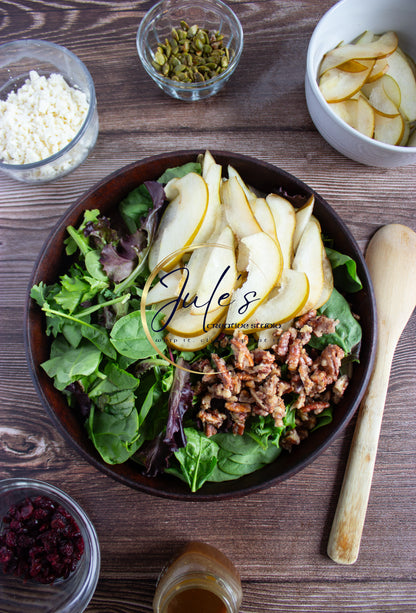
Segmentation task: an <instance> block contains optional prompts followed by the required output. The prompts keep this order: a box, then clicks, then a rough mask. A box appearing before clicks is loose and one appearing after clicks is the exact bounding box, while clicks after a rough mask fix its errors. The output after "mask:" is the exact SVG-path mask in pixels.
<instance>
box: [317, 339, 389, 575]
mask: <svg viewBox="0 0 416 613" xmlns="http://www.w3.org/2000/svg"><path fill="white" fill-rule="evenodd" d="M377 353H378V355H377V356H376V365H375V368H374V371H373V374H372V377H371V379H370V383H369V386H368V388H367V392H366V394H365V396H364V399H363V401H362V403H361V406H360V410H359V414H358V419H357V424H356V427H355V431H354V437H353V440H352V443H351V449H350V454H349V457H348V463H347V467H346V470H345V475H344V480H343V483H342V488H341V493H340V496H339V500H338V506H337V509H336V512H335V516H334V520H333V523H332V529H331V533H330V535H329V541H328V549H327V552H328V555H329V557H330V558H332V560H334V561H335V562H337V563H338V564H353V563H354V562H355V561H356V559H357V557H358V551H359V548H360V541H361V534H362V531H363V526H364V520H365V515H366V510H367V504H368V499H369V495H370V488H371V481H372V477H373V471H374V464H375V459H376V454H377V446H378V439H379V435H380V428H381V422H382V418H383V410H382V409H383V407H384V403H385V400H386V395H387V388H388V382H389V376H390V369H391V363H392V359H393V352H385V351H384V352H381V351H378V352H377Z"/></svg>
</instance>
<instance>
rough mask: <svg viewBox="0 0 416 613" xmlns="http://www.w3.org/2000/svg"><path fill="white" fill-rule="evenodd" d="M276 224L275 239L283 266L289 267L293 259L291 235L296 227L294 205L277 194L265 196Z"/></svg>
mask: <svg viewBox="0 0 416 613" xmlns="http://www.w3.org/2000/svg"><path fill="white" fill-rule="evenodd" d="M266 202H267V204H268V205H269V207H270V210H271V212H272V215H273V218H274V224H275V226H276V234H277V240H278V242H279V245H280V249H281V251H282V256H283V267H284V268H290V267H291V265H292V259H293V236H294V233H295V227H296V209H295V207H294V206H293V205H292V204H291V203H290V202H289V200H286V198H283V197H282V196H278V195H277V194H269V195H268V196H266Z"/></svg>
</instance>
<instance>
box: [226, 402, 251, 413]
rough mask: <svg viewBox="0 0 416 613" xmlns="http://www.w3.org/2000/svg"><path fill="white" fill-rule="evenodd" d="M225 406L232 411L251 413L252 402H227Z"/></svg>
mask: <svg viewBox="0 0 416 613" xmlns="http://www.w3.org/2000/svg"><path fill="white" fill-rule="evenodd" d="M225 408H226V409H227V411H230V413H250V411H251V406H250V404H247V403H243V402H226V403H225Z"/></svg>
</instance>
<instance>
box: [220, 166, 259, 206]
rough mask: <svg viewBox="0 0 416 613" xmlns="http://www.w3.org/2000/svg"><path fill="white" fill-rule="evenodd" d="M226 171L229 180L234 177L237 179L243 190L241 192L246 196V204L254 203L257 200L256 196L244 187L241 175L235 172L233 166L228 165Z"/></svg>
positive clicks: (246, 186)
mask: <svg viewBox="0 0 416 613" xmlns="http://www.w3.org/2000/svg"><path fill="white" fill-rule="evenodd" d="M227 170H228V178H229V179H231V177H235V178H236V179H237V181H238V182H239V184H240V185H241V187H242V188H243V191H244V193H245V195H246V198H247V200H248V202H249V203H250V204H251V203H252V202H254V201H255V200H256V198H257V196H256V194H255V193H254V192H253V190H251V189H250V188H249V187H248V185H246V183H245V182H244V180H243V179H242V178H241V175H240V174H239V173H238V172H237V170H236V169H235V168H234V166H231V165H229V166H228V168H227Z"/></svg>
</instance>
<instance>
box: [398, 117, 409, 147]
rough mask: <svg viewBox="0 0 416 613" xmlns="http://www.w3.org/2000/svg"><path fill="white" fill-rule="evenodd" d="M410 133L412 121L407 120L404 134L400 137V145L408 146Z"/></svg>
mask: <svg viewBox="0 0 416 613" xmlns="http://www.w3.org/2000/svg"><path fill="white" fill-rule="evenodd" d="M409 135H410V123H409V122H408V121H405V122H404V130H403V136H402V137H401V139H400V143H398V145H399V147H406V145H408V143H409Z"/></svg>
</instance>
